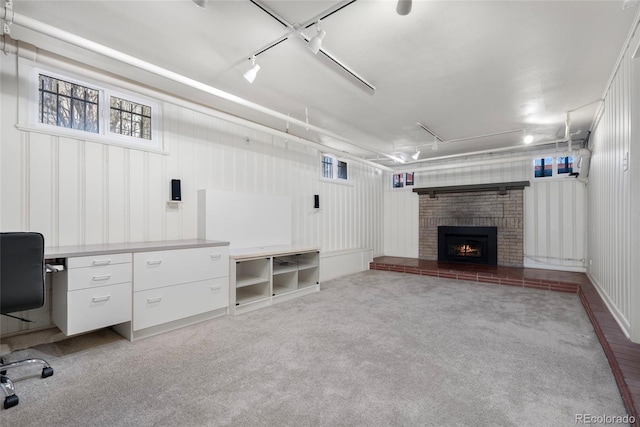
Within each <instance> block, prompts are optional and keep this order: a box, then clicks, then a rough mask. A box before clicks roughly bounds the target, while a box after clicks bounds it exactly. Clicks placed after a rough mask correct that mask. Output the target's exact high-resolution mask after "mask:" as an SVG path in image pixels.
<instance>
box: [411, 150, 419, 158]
mask: <svg viewBox="0 0 640 427" xmlns="http://www.w3.org/2000/svg"><path fill="white" fill-rule="evenodd" d="M418 157H420V150H418V147H416V152H415V153H414V154H413V155H412V156H411V158H412V159H413V160H418Z"/></svg>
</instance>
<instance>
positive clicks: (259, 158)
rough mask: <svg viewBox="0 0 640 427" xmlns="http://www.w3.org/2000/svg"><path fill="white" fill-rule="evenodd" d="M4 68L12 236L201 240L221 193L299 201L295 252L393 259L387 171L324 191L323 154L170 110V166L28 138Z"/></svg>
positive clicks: (4, 167) (1, 160) (1, 162)
mask: <svg viewBox="0 0 640 427" xmlns="http://www.w3.org/2000/svg"><path fill="white" fill-rule="evenodd" d="M0 61H2V62H1V63H0V65H1V70H2V76H1V79H2V80H1V87H0V89H1V95H2V100H1V102H0V108H1V112H2V115H1V117H0V120H1V122H0V124H1V125H2V126H1V132H2V133H1V136H2V140H1V143H0V174H1V178H2V180H1V182H0V230H1V231H13V230H33V231H40V232H42V233H43V234H44V235H45V239H46V244H47V245H48V246H56V245H78V244H94V243H116V242H136V241H156V240H172V239H192V238H196V237H197V201H198V197H197V190H198V189H203V188H209V189H217V190H225V191H242V192H249V193H262V194H277V195H287V196H288V197H290V198H291V200H292V206H293V213H292V219H293V230H292V238H293V243H295V244H301V245H313V246H319V247H321V250H322V251H323V252H332V251H343V250H350V249H355V248H366V249H369V250H372V251H373V253H374V254H382V252H383V200H382V199H383V191H382V188H383V183H384V179H383V177H382V176H381V175H376V174H375V168H373V167H371V166H368V165H364V164H359V163H357V162H350V163H349V175H350V184H349V185H343V184H338V183H332V182H326V181H323V180H321V179H320V157H319V155H318V152H317V150H315V149H312V148H309V147H306V146H302V145H300V144H298V143H294V142H287V141H285V140H282V139H279V138H277V137H274V136H271V135H266V134H263V133H260V132H258V131H256V130H252V129H249V128H245V127H242V126H240V125H237V124H233V123H230V122H227V121H224V120H222V119H219V118H217V117H214V116H212V115H209V114H206V111H203V110H202V108H201V107H197V108H194V109H190V108H185V107H184V106H180V105H179V103H172V102H171V101H170V100H169V101H167V100H166V98H162V99H164V101H163V102H162V103H161V105H162V109H163V123H162V124H163V140H164V145H165V146H164V148H165V150H166V151H167V153H166V154H162V153H157V152H150V151H141V150H137V149H129V148H122V147H118V146H114V145H108V144H103V143H99V142H92V141H90V140H80V139H73V138H68V137H61V136H55V135H50V134H46V133H39V132H34V131H30V130H25V129H23V130H18V129H17V128H16V127H15V125H16V124H17V123H18V108H17V105H18V84H17V82H18V76H17V71H16V70H17V69H18V66H17V62H16V58H15V56H13V55H8V56H5V55H2V58H1V59H0ZM173 178H177V179H181V181H182V198H183V203H182V204H180V205H179V206H178V207H172V206H170V205H168V204H167V201H168V200H170V191H171V189H170V183H171V179H173ZM314 194H318V195H320V202H321V209H319V210H316V209H313V196H314ZM0 332H2V333H6V332H7V326H6V323H5V324H3V326H2V330H1V331H0Z"/></svg>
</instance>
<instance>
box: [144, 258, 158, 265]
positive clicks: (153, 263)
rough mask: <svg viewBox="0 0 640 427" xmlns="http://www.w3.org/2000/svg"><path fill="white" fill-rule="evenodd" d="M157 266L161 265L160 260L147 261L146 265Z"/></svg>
mask: <svg viewBox="0 0 640 427" xmlns="http://www.w3.org/2000/svg"><path fill="white" fill-rule="evenodd" d="M159 264H162V260H161V259H150V260H149V261H147V265H159Z"/></svg>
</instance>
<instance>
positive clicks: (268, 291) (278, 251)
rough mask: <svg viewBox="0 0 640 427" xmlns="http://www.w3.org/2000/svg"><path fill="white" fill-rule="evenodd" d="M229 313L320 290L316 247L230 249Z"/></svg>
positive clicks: (318, 259) (318, 252)
mask: <svg viewBox="0 0 640 427" xmlns="http://www.w3.org/2000/svg"><path fill="white" fill-rule="evenodd" d="M229 264H230V269H229V270H230V292H229V302H230V304H229V307H230V311H231V314H241V313H244V312H247V311H252V310H256V309H258V308H261V307H266V306H268V305H271V304H275V303H277V302H281V301H286V300H289V299H291V298H295V297H299V296H302V295H306V294H309V293H312V292H317V291H319V290H320V251H319V250H318V249H317V248H295V247H291V246H274V247H264V248H249V249H242V250H237V251H235V252H234V251H232V253H231V255H230V256H229Z"/></svg>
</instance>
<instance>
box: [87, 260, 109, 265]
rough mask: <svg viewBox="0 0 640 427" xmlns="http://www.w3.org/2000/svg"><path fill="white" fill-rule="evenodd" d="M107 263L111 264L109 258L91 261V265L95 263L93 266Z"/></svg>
mask: <svg viewBox="0 0 640 427" xmlns="http://www.w3.org/2000/svg"><path fill="white" fill-rule="evenodd" d="M109 264H111V260H110V259H97V260H95V261H93V262H92V263H91V265H95V266H98V265H109Z"/></svg>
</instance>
